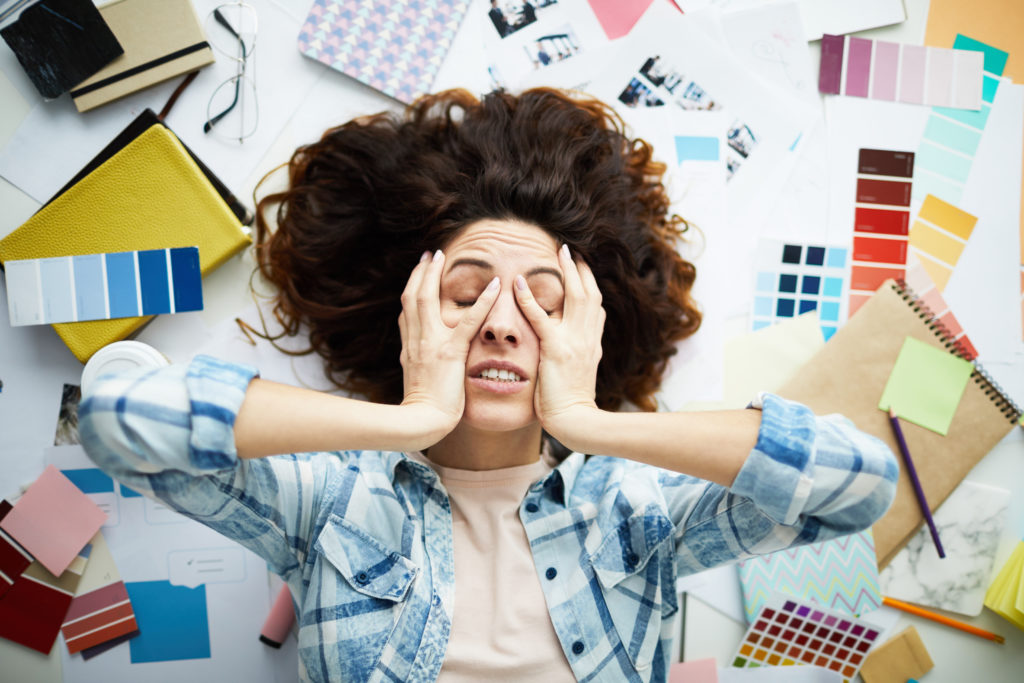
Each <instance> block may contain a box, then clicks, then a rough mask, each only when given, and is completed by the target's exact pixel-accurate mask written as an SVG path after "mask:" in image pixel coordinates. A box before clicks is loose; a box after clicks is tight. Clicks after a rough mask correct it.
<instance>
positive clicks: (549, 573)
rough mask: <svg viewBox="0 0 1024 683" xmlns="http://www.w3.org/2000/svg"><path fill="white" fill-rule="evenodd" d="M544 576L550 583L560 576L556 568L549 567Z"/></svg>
mask: <svg viewBox="0 0 1024 683" xmlns="http://www.w3.org/2000/svg"><path fill="white" fill-rule="evenodd" d="M544 576H546V577H548V581H550V580H551V579H553V578H555V577H556V576H558V570H557V569H555V568H554V567H548V570H547V571H546V572H544Z"/></svg>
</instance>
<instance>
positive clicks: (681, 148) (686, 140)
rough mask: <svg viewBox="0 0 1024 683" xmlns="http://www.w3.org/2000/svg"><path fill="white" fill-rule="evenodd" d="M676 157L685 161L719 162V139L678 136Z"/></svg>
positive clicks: (680, 160)
mask: <svg viewBox="0 0 1024 683" xmlns="http://www.w3.org/2000/svg"><path fill="white" fill-rule="evenodd" d="M676 156H677V157H678V159H679V163H683V162H684V161H718V138H712V137H697V136H692V135H677V136H676Z"/></svg>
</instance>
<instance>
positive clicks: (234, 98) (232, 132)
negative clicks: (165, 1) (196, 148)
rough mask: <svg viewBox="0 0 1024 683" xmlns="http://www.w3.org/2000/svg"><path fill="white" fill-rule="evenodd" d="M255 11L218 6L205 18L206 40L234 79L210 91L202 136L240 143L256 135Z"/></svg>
mask: <svg viewBox="0 0 1024 683" xmlns="http://www.w3.org/2000/svg"><path fill="white" fill-rule="evenodd" d="M256 24H257V17H256V10H255V9H253V7H252V6H251V5H247V4H246V3H244V2H233V3H225V4H223V5H218V6H217V7H216V8H215V9H214V10H213V11H212V12H210V14H209V15H207V17H206V22H205V24H204V29H205V31H206V38H207V40H208V41H209V42H210V44H211V45H212V46H213V48H214V49H215V50H216V51H217V52H219V53H220V54H221V55H223V56H225V57H227V58H228V59H230V60H232V61H233V62H235V65H236V66H235V75H234V76H231V77H230V78H228V79H227V80H225V81H224V82H222V83H221V84H220V85H218V86H217V88H216V89H215V90H214V91H213V94H212V95H210V100H209V102H207V104H206V123H204V124H203V132H204V133H213V134H214V135H216V136H217V137H218V138H221V139H224V140H228V141H231V142H238V143H241V142H242V141H243V140H245V139H246V138H248V137H250V136H252V135H253V134H254V133H255V132H256V126H257V124H258V123H259V106H258V102H257V100H256V82H255V81H254V80H253V78H254V73H253V72H254V71H255V62H254V60H253V56H252V55H253V52H254V51H255V49H256Z"/></svg>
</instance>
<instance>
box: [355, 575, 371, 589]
mask: <svg viewBox="0 0 1024 683" xmlns="http://www.w3.org/2000/svg"><path fill="white" fill-rule="evenodd" d="M369 580H370V576H369V575H368V574H367V573H366V572H359V573H358V574H356V583H358V584H359V585H360V586H362V585H363V584H364V583H366V582H368V581H369Z"/></svg>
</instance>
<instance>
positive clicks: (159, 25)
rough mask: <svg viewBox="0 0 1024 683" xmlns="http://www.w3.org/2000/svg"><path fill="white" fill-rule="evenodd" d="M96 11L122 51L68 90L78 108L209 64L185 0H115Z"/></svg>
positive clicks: (205, 46)
mask: <svg viewBox="0 0 1024 683" xmlns="http://www.w3.org/2000/svg"><path fill="white" fill-rule="evenodd" d="M100 14H101V15H102V16H103V20H104V21H106V22H107V26H109V27H110V30H111V31H113V32H114V35H115V36H116V37H117V40H118V42H119V43H120V44H121V46H122V47H123V48H124V54H123V55H121V56H120V57H117V58H116V59H114V61H112V62H110V64H108V65H107V66H105V67H103V68H102V69H100V70H99V71H98V72H97V73H95V74H93V75H92V76H90V77H89V78H87V79H85V80H84V81H82V82H81V83H79V84H78V85H76V86H75V87H74V88H72V89H71V100H72V101H73V102H74V103H75V107H76V108H77V109H78V111H80V112H82V111H88V110H89V109H92V108H94V107H98V106H100V105H102V104H106V103H107V102H111V101H113V100H116V99H117V98H119V97H124V96H125V95H129V94H131V93H133V92H136V91H138V90H142V89H143V88H147V87H149V86H151V85H155V84H157V83H160V82H162V81H166V80H167V79H168V78H174V77H175V76H180V75H181V74H184V73H188V72H190V71H195V70H196V69H199V68H201V67H204V66H206V65H207V64H212V63H213V59H214V57H213V50H212V49H211V48H210V44H209V43H207V42H206V37H205V36H204V35H203V29H202V26H201V25H200V24H199V19H198V18H197V17H196V14H195V10H193V8H192V3H191V2H189V0H119V1H118V2H111V3H108V4H106V5H104V6H103V7H100Z"/></svg>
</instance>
